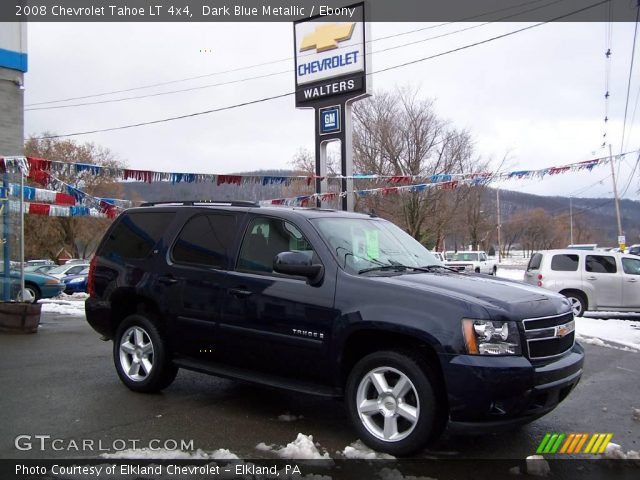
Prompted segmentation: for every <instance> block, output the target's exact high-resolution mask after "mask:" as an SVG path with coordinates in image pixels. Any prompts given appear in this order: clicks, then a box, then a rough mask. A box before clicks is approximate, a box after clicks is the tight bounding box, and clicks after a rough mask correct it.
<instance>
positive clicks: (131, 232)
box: [100, 212, 174, 260]
mask: <svg viewBox="0 0 640 480" xmlns="http://www.w3.org/2000/svg"><path fill="white" fill-rule="evenodd" d="M173 216H174V213H173V212H138V213H129V214H125V215H124V216H123V217H121V219H120V221H119V222H118V223H117V224H116V226H115V227H114V228H113V229H112V230H111V231H110V232H109V233H108V234H107V235H108V236H107V238H106V239H105V242H104V244H103V246H102V248H101V251H100V255H101V256H104V257H107V258H111V259H114V260H117V259H123V258H128V259H140V258H144V257H146V256H147V255H148V254H149V252H151V249H152V248H153V246H154V245H155V244H156V243H158V241H159V240H160V238H162V235H163V233H164V231H165V229H166V228H167V226H168V225H169V223H171V220H173Z"/></svg>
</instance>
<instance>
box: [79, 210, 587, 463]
mask: <svg viewBox="0 0 640 480" xmlns="http://www.w3.org/2000/svg"><path fill="white" fill-rule="evenodd" d="M88 289H89V294H90V297H89V298H88V299H87V301H86V312H87V320H88V322H89V323H90V324H91V326H92V327H93V328H94V329H95V330H96V331H97V332H98V333H100V334H101V335H102V336H103V338H104V339H105V340H113V357H114V362H115V367H116V370H117V372H118V375H119V377H120V379H121V380H122V382H123V383H124V384H125V385H126V386H127V387H129V388H130V389H132V390H135V391H139V392H153V391H158V390H160V389H163V388H165V387H167V386H168V385H169V384H171V382H172V381H173V380H174V378H175V376H176V374H177V372H178V369H179V368H185V369H189V370H196V371H199V372H205V373H210V374H213V375H219V376H224V377H231V378H237V379H241V380H245V381H251V382H257V383H260V384H263V385H268V386H272V387H279V388H286V389H291V390H296V391H299V392H305V393H311V394H317V395H325V396H334V397H342V396H344V397H345V398H346V406H347V410H348V412H349V416H350V418H351V420H352V422H353V425H354V427H355V429H356V431H357V433H358V434H359V436H360V437H361V438H362V439H363V440H364V441H365V442H366V443H367V444H368V445H370V446H371V447H373V448H375V449H377V450H380V451H384V452H388V453H391V454H394V455H407V454H410V453H412V452H415V451H416V450H418V449H420V448H422V447H423V446H424V445H425V444H426V443H427V442H429V441H430V440H433V439H435V438H437V437H438V435H439V434H440V433H441V432H442V429H443V428H444V427H445V426H447V425H449V427H450V428H457V429H459V430H460V429H461V430H466V431H477V430H489V431H496V430H497V429H499V428H502V427H509V426H514V425H519V424H523V423H527V422H530V421H532V420H535V419H536V418H538V417H540V416H542V415H544V414H545V413H547V412H549V411H551V410H552V409H553V408H554V407H555V406H556V405H558V403H559V402H560V401H562V400H563V399H564V398H565V397H566V396H567V395H568V394H569V392H570V391H571V390H572V389H573V388H574V387H575V386H576V384H577V383H578V381H579V379H580V376H581V374H582V364H583V359H584V353H583V349H582V348H581V347H580V345H578V344H577V343H575V341H574V325H575V324H574V319H573V315H572V311H571V307H570V305H569V303H568V301H567V300H566V299H565V298H564V297H563V296H561V295H558V294H555V293H552V292H549V291H546V290H543V289H541V288H537V287H533V286H528V285H525V284H522V283H519V282H512V281H507V280H500V279H496V278H494V277H491V276H488V275H481V274H476V273H461V272H457V271H452V270H450V269H448V268H446V267H445V266H444V265H443V264H442V263H441V262H440V261H439V260H437V259H436V258H435V257H434V256H433V255H432V254H431V253H430V252H429V251H428V250H427V249H425V248H424V247H423V246H422V245H420V244H419V243H418V242H417V241H416V240H414V239H413V238H412V237H410V236H409V235H408V234H406V233H405V232H404V231H402V230H401V229H400V228H398V227H396V226H395V225H393V224H392V223H390V222H388V221H385V220H383V219H381V218H377V217H375V216H374V215H371V216H369V215H362V214H355V213H346V212H339V211H333V210H323V209H305V208H285V207H266V208H265V207H259V206H257V205H255V204H252V203H250V202H226V203H220V202H217V203H203V202H177V203H171V204H147V205H145V206H143V207H140V208H134V209H130V210H127V211H125V212H124V213H123V214H122V215H120V216H119V217H118V218H117V219H116V221H115V222H114V223H113V225H112V226H111V228H110V229H109V231H108V232H107V233H106V234H105V236H104V238H103V240H102V242H101V244H100V247H99V248H98V251H97V253H96V255H95V257H94V259H93V261H92V262H91V267H90V272H89V285H88Z"/></svg>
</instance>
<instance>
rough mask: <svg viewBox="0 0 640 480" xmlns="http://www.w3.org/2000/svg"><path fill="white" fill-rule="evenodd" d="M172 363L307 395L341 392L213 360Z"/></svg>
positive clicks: (176, 360)
mask: <svg viewBox="0 0 640 480" xmlns="http://www.w3.org/2000/svg"><path fill="white" fill-rule="evenodd" d="M173 363H174V364H175V365H176V366H178V367H180V368H184V369H187V370H193V371H194V372H202V373H207V374H209V375H215V376H217V377H224V378H231V379H234V380H242V381H245V382H250V383H257V384H260V385H265V386H267V387H273V388H279V389H284V390H292V391H294V392H299V393H307V394H309V395H317V396H320V397H331V398H340V397H342V395H343V394H342V392H341V391H340V390H338V389H333V388H331V387H327V386H325V385H320V384H317V383H310V382H303V381H301V380H295V379H291V378H286V377H280V376H278V375H273V374H269V373H263V372H256V371H254V370H249V369H245V368H241V367H234V366H230V365H223V364H220V363H213V362H207V363H203V362H197V361H194V360H190V359H188V358H176V359H174V360H173Z"/></svg>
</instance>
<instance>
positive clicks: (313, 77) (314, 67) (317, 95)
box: [293, 2, 371, 211]
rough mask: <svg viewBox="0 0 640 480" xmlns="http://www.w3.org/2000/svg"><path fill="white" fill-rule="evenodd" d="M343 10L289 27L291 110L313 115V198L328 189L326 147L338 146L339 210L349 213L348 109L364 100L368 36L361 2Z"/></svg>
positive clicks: (363, 7)
mask: <svg viewBox="0 0 640 480" xmlns="http://www.w3.org/2000/svg"><path fill="white" fill-rule="evenodd" d="M344 11H346V12H349V15H346V16H340V17H339V20H340V21H338V17H335V16H333V17H328V16H319V15H318V16H315V17H310V18H307V19H304V20H298V21H296V22H294V26H293V35H294V48H295V66H296V71H295V79H296V107H297V108H313V109H314V110H315V143H316V145H315V147H316V148H315V149H316V171H315V174H316V177H317V178H316V193H318V194H321V193H325V192H326V190H327V181H326V177H327V145H328V144H329V143H330V142H334V141H340V157H341V158H340V167H341V172H340V173H341V175H342V176H343V177H344V178H342V181H341V185H340V191H341V194H342V195H341V198H342V209H343V210H349V211H353V200H354V199H353V196H351V195H348V194H347V192H351V191H352V190H353V157H352V152H353V149H352V133H351V106H352V104H353V102H355V101H356V100H360V99H362V98H365V97H367V96H369V93H368V91H369V89H370V88H371V82H370V79H369V78H368V77H367V72H368V69H369V68H370V65H371V61H370V56H369V55H368V50H367V41H368V40H369V38H370V35H369V32H368V25H369V24H368V23H367V22H365V3H364V2H362V3H357V4H354V5H350V6H349V7H345V8H344ZM343 20H344V21H343ZM323 179H324V180H323ZM318 205H319V204H318Z"/></svg>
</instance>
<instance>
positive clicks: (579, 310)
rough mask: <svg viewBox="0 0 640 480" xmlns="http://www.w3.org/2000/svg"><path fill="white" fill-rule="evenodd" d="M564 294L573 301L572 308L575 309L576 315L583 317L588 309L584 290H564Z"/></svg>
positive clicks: (574, 314)
mask: <svg viewBox="0 0 640 480" xmlns="http://www.w3.org/2000/svg"><path fill="white" fill-rule="evenodd" d="M562 294H563V295H564V296H565V297H567V299H568V300H569V302H571V309H572V310H573V316H574V317H581V316H582V315H584V312H585V311H586V310H587V298H586V297H585V296H584V294H583V293H582V292H577V291H574V290H570V291H566V292H562Z"/></svg>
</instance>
